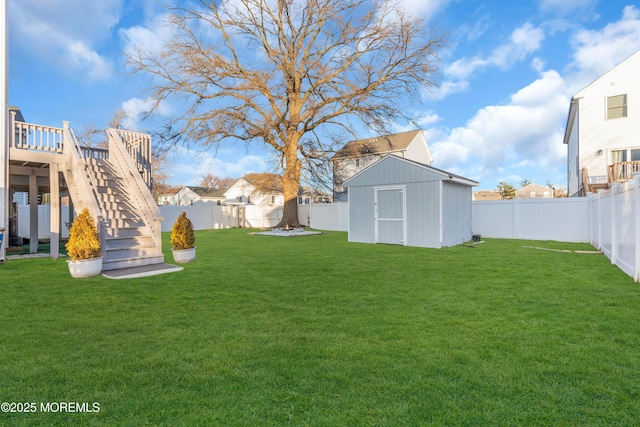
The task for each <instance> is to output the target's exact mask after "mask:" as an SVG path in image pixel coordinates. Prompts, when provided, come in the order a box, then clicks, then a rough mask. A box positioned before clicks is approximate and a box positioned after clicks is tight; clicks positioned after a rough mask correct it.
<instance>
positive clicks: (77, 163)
mask: <svg viewBox="0 0 640 427" xmlns="http://www.w3.org/2000/svg"><path fill="white" fill-rule="evenodd" d="M62 124H63V129H64V154H65V156H66V158H67V164H68V165H69V169H70V170H71V174H72V175H73V179H74V181H75V183H76V185H77V186H78V192H79V195H80V197H81V200H74V201H73V202H74V204H76V205H79V206H82V207H87V209H89V213H90V214H91V216H92V217H93V218H95V219H96V223H97V225H98V230H99V233H100V247H101V248H102V251H103V254H104V248H105V245H106V220H107V216H106V213H105V209H104V207H103V206H102V203H101V201H100V197H99V195H98V187H97V185H96V183H95V182H94V180H93V176H92V175H91V173H89V165H88V164H87V162H86V161H85V158H84V155H83V152H82V148H81V147H80V145H79V144H78V140H77V139H76V136H75V134H74V133H73V130H72V129H70V128H69V122H62Z"/></svg>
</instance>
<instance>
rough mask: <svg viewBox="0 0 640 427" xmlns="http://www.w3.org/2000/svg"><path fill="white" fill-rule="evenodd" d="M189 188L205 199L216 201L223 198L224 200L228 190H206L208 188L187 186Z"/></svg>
mask: <svg viewBox="0 0 640 427" xmlns="http://www.w3.org/2000/svg"><path fill="white" fill-rule="evenodd" d="M187 188H188V189H189V190H191V191H193V192H194V193H196V194H197V195H198V196H200V197H202V198H203V199H215V198H222V199H224V193H225V191H227V189H226V188H206V187H193V186H187Z"/></svg>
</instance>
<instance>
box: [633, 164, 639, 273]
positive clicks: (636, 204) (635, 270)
mask: <svg viewBox="0 0 640 427" xmlns="http://www.w3.org/2000/svg"><path fill="white" fill-rule="evenodd" d="M633 187H634V188H633V198H634V207H635V209H634V211H633V217H634V221H635V224H634V227H635V232H636V233H635V234H636V235H635V239H634V241H633V252H634V259H633V280H635V281H636V282H639V281H640V248H638V246H639V245H640V174H638V173H636V174H634V175H633Z"/></svg>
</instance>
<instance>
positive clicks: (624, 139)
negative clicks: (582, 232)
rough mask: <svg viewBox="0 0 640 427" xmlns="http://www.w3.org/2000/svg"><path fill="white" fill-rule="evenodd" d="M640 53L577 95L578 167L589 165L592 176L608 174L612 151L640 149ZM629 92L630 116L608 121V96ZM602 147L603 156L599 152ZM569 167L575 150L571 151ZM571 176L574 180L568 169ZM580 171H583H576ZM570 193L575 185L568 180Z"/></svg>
mask: <svg viewBox="0 0 640 427" xmlns="http://www.w3.org/2000/svg"><path fill="white" fill-rule="evenodd" d="M638 75H640V52H637V53H635V54H634V55H633V56H631V57H630V58H628V59H627V60H625V61H624V62H622V63H621V64H620V65H618V66H617V67H615V68H614V69H612V70H611V71H609V72H608V73H607V74H605V75H604V76H602V77H601V78H599V79H598V80H596V81H595V82H593V83H592V84H591V85H589V86H587V87H586V88H585V89H583V90H582V91H580V92H579V93H578V94H576V95H575V96H574V98H575V99H577V100H578V102H579V113H578V115H579V117H578V126H579V144H580V149H579V153H578V154H579V156H580V157H579V160H580V162H579V169H582V168H583V167H586V168H587V170H588V172H589V177H598V176H602V177H606V175H607V165H609V164H610V163H611V151H612V150H617V149H623V148H640V140H638V137H637V135H638V134H640V79H638ZM622 94H626V95H627V114H628V115H627V117H622V118H617V119H610V120H607V97H611V96H616V95H622ZM599 150H602V155H597V154H596V153H597V152H598V151H599ZM569 154H570V157H569V158H568V162H569V167H570V168H571V162H572V157H571V155H575V152H573V153H569ZM569 172H570V174H569V179H570V180H571V179H572V177H573V178H574V179H575V178H576V175H575V173H574V171H572V170H570V171H569ZM577 172H578V174H579V173H580V170H578V171H577ZM569 184H570V185H569V194H570V195H572V194H573V193H574V192H575V190H576V188H575V184H574V185H571V184H572V183H571V182H569Z"/></svg>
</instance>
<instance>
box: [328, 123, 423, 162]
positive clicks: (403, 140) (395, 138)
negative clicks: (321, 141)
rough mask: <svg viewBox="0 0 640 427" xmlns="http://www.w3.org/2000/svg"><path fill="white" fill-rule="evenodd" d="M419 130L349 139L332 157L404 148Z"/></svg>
mask: <svg viewBox="0 0 640 427" xmlns="http://www.w3.org/2000/svg"><path fill="white" fill-rule="evenodd" d="M420 132H422V130H420V129H418V130H412V131H408V132H401V133H396V134H392V135H383V136H376V137H374V138H367V139H358V140H355V141H349V142H347V143H346V144H345V145H344V147H342V148H341V149H340V150H338V151H337V152H336V154H334V155H333V158H332V159H340V158H347V157H357V156H361V155H363V154H369V153H375V154H384V153H390V152H393V151H401V150H406V149H407V147H408V146H409V144H411V142H412V141H413V140H414V139H415V137H416V136H417V135H418V134H419V133H420Z"/></svg>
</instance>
